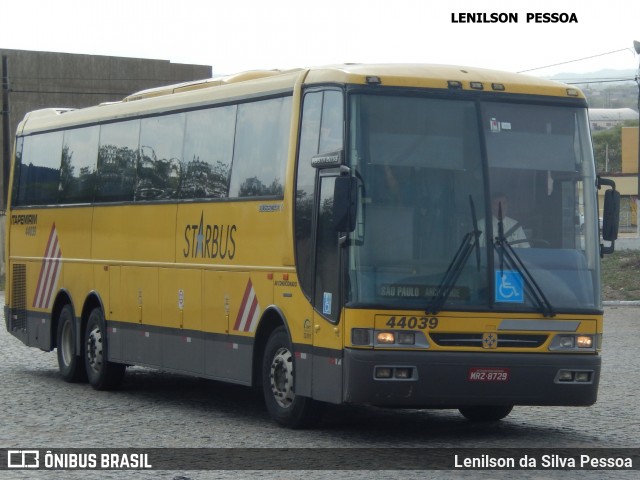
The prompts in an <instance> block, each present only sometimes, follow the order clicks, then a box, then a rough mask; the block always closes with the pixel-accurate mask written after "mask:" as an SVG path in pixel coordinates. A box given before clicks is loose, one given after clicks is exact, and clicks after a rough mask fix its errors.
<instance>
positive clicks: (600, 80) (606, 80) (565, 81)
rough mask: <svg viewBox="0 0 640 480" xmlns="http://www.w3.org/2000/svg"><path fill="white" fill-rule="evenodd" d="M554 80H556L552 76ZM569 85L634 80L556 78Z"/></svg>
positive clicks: (633, 80)
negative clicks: (574, 80) (575, 80)
mask: <svg viewBox="0 0 640 480" xmlns="http://www.w3.org/2000/svg"><path fill="white" fill-rule="evenodd" d="M554 80H557V79H555V78H554ZM557 81H559V82H564V83H567V84H569V85H583V84H585V83H615V82H635V81H636V79H635V78H600V79H586V80H581V81H579V82H572V81H570V80H557Z"/></svg>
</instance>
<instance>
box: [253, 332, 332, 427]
mask: <svg viewBox="0 0 640 480" xmlns="http://www.w3.org/2000/svg"><path fill="white" fill-rule="evenodd" d="M294 374H295V371H294V358H293V348H292V347H291V342H290V341H289V335H288V334H287V330H286V329H285V328H284V327H278V328H276V329H275V330H274V331H273V332H272V333H271V336H270V337H269V340H268V341H267V345H266V347H265V350H264V357H263V361H262V389H263V393H264V400H265V403H266V405H267V410H268V411H269V415H271V418H273V420H275V422H276V423H278V424H279V425H281V426H283V427H288V428H309V427H312V426H314V425H315V424H317V422H318V421H319V420H320V418H321V417H322V413H323V404H322V403H320V402H317V401H315V400H313V399H311V398H308V397H302V396H300V395H296V394H295V393H294Z"/></svg>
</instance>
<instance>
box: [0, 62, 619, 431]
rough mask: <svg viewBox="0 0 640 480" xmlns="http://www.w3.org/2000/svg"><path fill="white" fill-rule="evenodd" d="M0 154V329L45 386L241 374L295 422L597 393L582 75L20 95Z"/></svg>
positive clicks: (596, 289) (356, 68) (497, 413)
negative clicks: (71, 104)
mask: <svg viewBox="0 0 640 480" xmlns="http://www.w3.org/2000/svg"><path fill="white" fill-rule="evenodd" d="M14 151H15V155H14V161H13V166H12V174H11V185H12V188H11V193H10V199H9V209H8V213H7V216H8V220H9V221H8V227H7V238H6V245H7V247H6V248H7V256H6V258H7V259H8V275H7V277H8V278H7V287H6V289H7V292H6V303H7V305H6V306H5V318H6V327H7V330H8V331H9V332H10V333H11V334H13V335H14V336H16V337H17V338H18V339H20V340H21V341H22V342H24V343H25V344H26V345H28V346H32V347H38V348H40V349H42V350H44V351H51V350H53V349H57V358H58V364H59V370H60V373H61V376H62V377H63V378H64V379H65V380H66V381H70V382H79V381H88V382H89V383H90V384H91V385H92V386H93V387H94V388H96V389H98V390H104V389H112V388H116V387H117V386H118V385H119V384H120V382H121V380H122V378H123V375H124V373H125V369H126V367H127V366H132V365H139V366H146V367H152V368H158V369H163V370H167V371H173V372H179V373H183V374H188V375H193V376H197V377H203V378H209V379H215V380H220V381H225V382H233V383H237V384H242V385H247V386H256V387H259V388H262V389H263V391H264V397H265V401H266V405H267V408H268V411H269V413H270V415H271V416H272V417H273V419H274V420H275V421H276V422H278V423H279V424H281V425H285V426H289V427H294V428H295V427H305V426H310V425H312V424H313V423H314V422H316V421H317V420H318V418H320V415H321V412H322V410H323V409H322V406H323V405H326V404H327V403H333V404H341V403H349V404H370V405H378V406H387V407H408V408H455V409H459V410H460V412H461V413H462V414H463V415H464V416H466V417H467V418H469V419H471V420H498V419H501V418H504V417H505V416H506V415H508V414H509V412H510V411H511V409H512V407H513V406H514V405H575V406H580V405H591V404H593V403H594V402H595V401H596V397H597V389H598V382H599V377H600V364H601V360H600V356H599V351H600V346H601V340H602V331H603V330H602V322H603V319H602V315H603V310H602V301H601V296H600V270H599V265H600V264H599V258H600V253H601V252H603V251H607V250H612V248H613V242H612V243H611V246H610V247H603V246H602V245H601V242H600V234H599V225H598V205H597V195H596V189H597V188H599V187H600V185H601V184H603V183H606V182H603V181H600V180H599V179H598V178H597V177H596V175H595V169H594V161H593V155H592V147H591V142H590V134H589V126H588V120H587V108H586V101H585V99H584V96H583V95H582V93H581V92H580V91H579V90H576V89H574V88H571V87H569V86H566V85H562V84H558V83H554V82H549V81H545V80H541V79H537V78H532V77H526V76H521V75H515V74H510V73H501V72H495V71H490V70H483V69H476V68H461V67H453V66H451V67H448V66H433V65H338V66H329V67H322V68H309V69H297V70H290V71H252V72H245V73H242V74H238V75H234V76H229V77H221V78H216V79H211V80H206V81H201V82H193V83H188V84H180V85H173V86H170V87H164V88H158V89H154V90H148V91H143V92H139V93H137V94H134V95H131V96H130V97H127V98H125V99H123V100H122V101H120V102H116V103H112V104H103V105H98V106H95V107H91V108H85V109H80V110H71V109H45V110H39V111H34V112H31V113H28V114H27V115H26V117H25V118H24V120H23V121H22V122H21V124H20V125H19V127H18V130H17V134H16V141H15V148H14ZM609 183H610V182H609ZM608 193H609V194H610V195H607V199H608V200H607V202H608V205H607V212H609V213H607V214H605V219H604V227H603V228H604V235H603V237H604V238H605V239H606V240H611V241H613V240H615V237H616V231H617V230H616V229H617V226H616V225H615V218H614V217H615V215H613V214H612V213H611V212H615V208H616V205H617V203H616V200H617V198H618V197H617V195H616V194H617V192H615V186H614V189H613V190H608ZM489 219H491V220H489Z"/></svg>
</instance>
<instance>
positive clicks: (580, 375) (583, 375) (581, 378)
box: [576, 372, 591, 382]
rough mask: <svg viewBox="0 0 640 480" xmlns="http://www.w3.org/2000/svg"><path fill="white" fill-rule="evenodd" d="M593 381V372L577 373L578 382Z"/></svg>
mask: <svg viewBox="0 0 640 480" xmlns="http://www.w3.org/2000/svg"><path fill="white" fill-rule="evenodd" d="M589 381H591V372H576V382H589Z"/></svg>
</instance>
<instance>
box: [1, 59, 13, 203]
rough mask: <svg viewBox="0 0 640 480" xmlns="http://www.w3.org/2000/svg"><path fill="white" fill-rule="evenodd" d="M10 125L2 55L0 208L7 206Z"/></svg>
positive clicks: (6, 70)
mask: <svg viewBox="0 0 640 480" xmlns="http://www.w3.org/2000/svg"><path fill="white" fill-rule="evenodd" d="M10 156H11V127H10V125H9V58H8V57H7V56H6V55H2V168H0V192H2V199H0V209H2V210H4V209H6V208H7V191H8V188H7V187H8V183H9V167H10V165H11V160H10Z"/></svg>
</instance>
